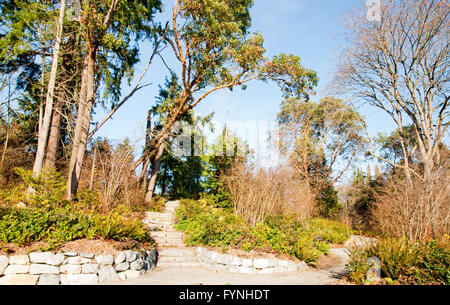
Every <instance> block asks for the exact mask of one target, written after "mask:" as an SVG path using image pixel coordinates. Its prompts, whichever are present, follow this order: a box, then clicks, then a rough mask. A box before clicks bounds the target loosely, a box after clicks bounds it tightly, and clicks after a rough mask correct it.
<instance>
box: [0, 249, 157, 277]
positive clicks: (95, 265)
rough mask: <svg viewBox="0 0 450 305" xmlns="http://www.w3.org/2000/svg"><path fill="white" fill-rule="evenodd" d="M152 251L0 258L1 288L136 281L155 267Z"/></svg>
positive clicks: (72, 253) (48, 253) (45, 254)
mask: <svg viewBox="0 0 450 305" xmlns="http://www.w3.org/2000/svg"><path fill="white" fill-rule="evenodd" d="M156 261H157V252H156V250H151V251H147V250H143V249H142V250H140V251H131V250H126V251H122V252H120V253H118V254H117V255H116V256H113V255H107V254H106V255H105V254H102V255H94V254H92V253H77V252H63V253H60V252H59V253H52V252H31V253H30V254H28V255H12V256H6V255H1V256H0V284H3V285H36V284H37V285H92V284H97V283H101V282H109V281H117V280H120V279H121V280H125V279H127V278H136V277H138V276H139V275H141V274H143V273H144V272H146V271H147V270H150V269H154V268H155V267H156Z"/></svg>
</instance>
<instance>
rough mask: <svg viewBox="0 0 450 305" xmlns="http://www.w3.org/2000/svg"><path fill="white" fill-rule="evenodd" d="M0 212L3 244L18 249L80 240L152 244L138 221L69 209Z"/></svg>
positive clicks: (37, 208) (4, 210) (145, 230)
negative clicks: (99, 239) (45, 243)
mask: <svg viewBox="0 0 450 305" xmlns="http://www.w3.org/2000/svg"><path fill="white" fill-rule="evenodd" d="M0 211H1V212H0V241H2V242H5V243H16V244H18V245H19V246H25V245H30V244H32V243H34V242H37V241H43V242H48V243H51V244H52V245H58V244H61V243H63V242H68V241H72V240H76V239H80V238H88V239H92V238H104V239H112V240H122V239H133V240H136V241H139V242H144V243H151V242H152V239H151V237H150V235H149V234H148V231H147V229H146V228H145V226H144V225H143V224H142V223H141V222H140V221H139V219H127V218H125V217H123V216H122V215H120V214H118V213H112V214H108V215H103V214H98V213H92V212H90V213H83V212H77V211H73V209H72V208H70V207H67V208H53V209H48V208H43V207H33V208H27V209H14V208H9V209H8V210H7V211H6V209H0Z"/></svg>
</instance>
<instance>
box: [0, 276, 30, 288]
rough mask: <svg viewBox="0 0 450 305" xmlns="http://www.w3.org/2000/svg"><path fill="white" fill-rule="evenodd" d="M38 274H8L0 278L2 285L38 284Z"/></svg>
mask: <svg viewBox="0 0 450 305" xmlns="http://www.w3.org/2000/svg"><path fill="white" fill-rule="evenodd" d="M37 281H38V276H37V275H30V274H7V275H5V276H4V277H1V278H0V285H36V283H37Z"/></svg>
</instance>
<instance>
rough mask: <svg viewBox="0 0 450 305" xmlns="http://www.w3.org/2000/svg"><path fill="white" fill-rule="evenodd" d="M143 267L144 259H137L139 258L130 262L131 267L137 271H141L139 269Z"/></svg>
mask: <svg viewBox="0 0 450 305" xmlns="http://www.w3.org/2000/svg"><path fill="white" fill-rule="evenodd" d="M142 267H144V261H143V260H142V259H140V258H139V259H137V260H135V261H134V262H132V263H131V264H130V269H131V270H137V271H139V270H141V269H142Z"/></svg>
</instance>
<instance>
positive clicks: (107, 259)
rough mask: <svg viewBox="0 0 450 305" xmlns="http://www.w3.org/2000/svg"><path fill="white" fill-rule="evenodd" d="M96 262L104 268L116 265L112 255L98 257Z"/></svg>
mask: <svg viewBox="0 0 450 305" xmlns="http://www.w3.org/2000/svg"><path fill="white" fill-rule="evenodd" d="M95 261H96V262H97V263H99V264H100V265H102V266H107V265H112V264H114V257H113V256H112V255H96V256H95Z"/></svg>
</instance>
